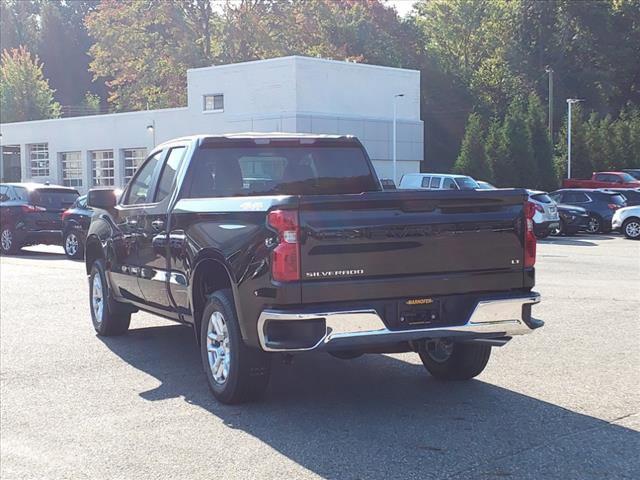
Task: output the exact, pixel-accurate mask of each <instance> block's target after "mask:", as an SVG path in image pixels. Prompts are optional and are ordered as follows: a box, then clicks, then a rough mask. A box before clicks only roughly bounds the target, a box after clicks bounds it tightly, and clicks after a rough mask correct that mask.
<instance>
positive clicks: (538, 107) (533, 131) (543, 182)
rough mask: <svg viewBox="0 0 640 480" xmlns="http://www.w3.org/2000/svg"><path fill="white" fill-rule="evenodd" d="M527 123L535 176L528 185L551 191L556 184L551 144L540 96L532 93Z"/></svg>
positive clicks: (528, 105)
mask: <svg viewBox="0 0 640 480" xmlns="http://www.w3.org/2000/svg"><path fill="white" fill-rule="evenodd" d="M527 125H528V128H529V132H530V135H531V148H532V150H533V152H532V153H533V156H532V160H533V163H534V164H535V170H536V172H537V177H536V178H535V181H533V180H534V179H532V181H531V183H530V185H532V186H535V187H537V188H539V189H541V190H546V191H552V190H555V189H556V187H557V186H558V183H557V179H556V173H555V168H554V165H553V145H552V143H551V138H550V137H549V129H548V128H547V122H546V115H545V110H544V109H543V108H542V103H541V102H540V98H539V97H538V96H537V95H536V94H535V93H532V94H530V95H529V98H528V101H527Z"/></svg>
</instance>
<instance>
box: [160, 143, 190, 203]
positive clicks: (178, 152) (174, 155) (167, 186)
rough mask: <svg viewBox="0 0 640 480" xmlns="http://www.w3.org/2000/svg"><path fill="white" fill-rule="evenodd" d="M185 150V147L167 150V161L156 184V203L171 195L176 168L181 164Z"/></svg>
mask: <svg viewBox="0 0 640 480" xmlns="http://www.w3.org/2000/svg"><path fill="white" fill-rule="evenodd" d="M186 150H187V149H186V147H175V148H172V149H171V150H169V155H167V160H166V162H165V163H164V167H163V168H162V174H161V175H160V181H159V182H158V190H157V192H156V198H155V201H156V202H160V201H162V200H164V199H165V198H167V197H168V196H169V194H170V193H171V187H172V186H173V181H174V180H175V178H176V173H177V171H178V167H179V166H180V163H181V162H182V157H184V153H185V152H186Z"/></svg>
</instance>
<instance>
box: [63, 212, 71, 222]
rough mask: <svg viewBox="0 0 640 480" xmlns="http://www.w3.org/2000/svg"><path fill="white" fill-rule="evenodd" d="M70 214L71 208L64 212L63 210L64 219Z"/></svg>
mask: <svg viewBox="0 0 640 480" xmlns="http://www.w3.org/2000/svg"><path fill="white" fill-rule="evenodd" d="M69 215H71V212H70V211H69V210H65V211H64V212H62V220H64V219H65V218H67V217H68V216H69Z"/></svg>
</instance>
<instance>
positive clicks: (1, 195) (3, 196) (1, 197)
mask: <svg viewBox="0 0 640 480" xmlns="http://www.w3.org/2000/svg"><path fill="white" fill-rule="evenodd" d="M8 193H9V188H8V187H6V186H4V185H0V202H6V201H7V200H9V195H8Z"/></svg>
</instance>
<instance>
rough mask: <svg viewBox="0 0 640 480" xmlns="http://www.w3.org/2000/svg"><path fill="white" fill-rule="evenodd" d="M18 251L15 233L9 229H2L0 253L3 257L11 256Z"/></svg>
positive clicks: (0, 233) (18, 246)
mask: <svg viewBox="0 0 640 480" xmlns="http://www.w3.org/2000/svg"><path fill="white" fill-rule="evenodd" d="M18 250H20V245H18V241H17V240H16V236H15V233H14V231H13V229H12V228H11V227H2V230H1V231H0V252H2V253H3V254H4V255H13V254H15V253H17V252H18Z"/></svg>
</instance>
